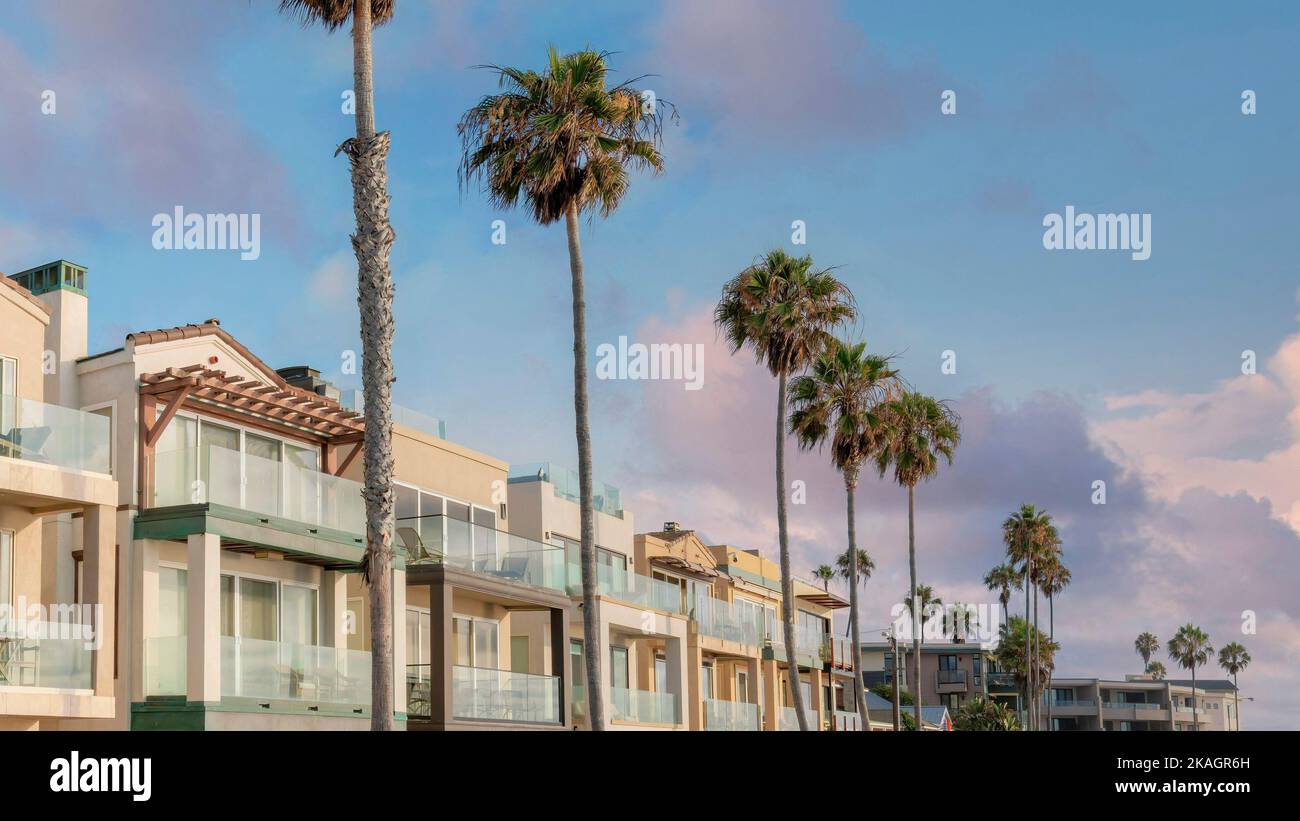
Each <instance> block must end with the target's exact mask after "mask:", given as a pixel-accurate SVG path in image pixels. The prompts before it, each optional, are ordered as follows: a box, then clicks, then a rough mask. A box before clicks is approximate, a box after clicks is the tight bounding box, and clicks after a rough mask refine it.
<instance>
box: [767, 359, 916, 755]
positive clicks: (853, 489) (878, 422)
mask: <svg viewBox="0 0 1300 821" xmlns="http://www.w3.org/2000/svg"><path fill="white" fill-rule="evenodd" d="M899 391H900V383H899V380H898V371H897V370H895V369H894V368H892V367H890V362H889V357H886V356H875V355H872V354H868V353H867V345H866V343H865V342H859V343H856V344H850V343H844V342H838V341H836V342H832V343H831V344H830V346H829V347H828V348H827V350H826V351H824V352H823V353H822V354H820V355H819V356H817V357H816V358H815V359H814V360H813V362H812V367H811V368H809V373H808V374H807V375H805V376H800V377H798V378H796V379H795V380H794V381H793V382H792V383H791V385H790V407H791V409H792V410H791V413H790V429H791V431H792V432H793V433H794V435H795V438H796V439H797V441H798V442H799V446H800V447H801V448H804V449H811V448H814V447H818V448H820V447H822V446H823V445H824V444H825V443H826V442H827V441H829V442H830V448H831V462H832V464H834V465H835V469H836V470H838V471H839V472H840V475H841V476H842V477H843V478H844V495H845V509H846V511H847V518H848V537H849V547H848V550H846V551H844V553H842V554H840V556H839V558H838V559H837V560H836V562H837V564H838V565H839V566H840V570H841V572H845V575H846V581H848V584H849V629H850V635H851V636H852V642H853V655H854V659H855V666H854V669H855V670H856V669H857V665H856V659H857V658H858V656H859V651H858V648H859V647H861V646H862V644H861V637H860V635H859V627H858V612H859V611H858V583H859V581H858V580H859V573H860V572H861V571H863V570H865V572H866V576H867V577H868V578H869V577H870V576H871V571H872V570H874V569H875V565H874V564H872V562H871V559H870V557H868V556H867V553H866V551H864V550H860V549H858V534H857V525H856V523H855V519H854V517H855V511H856V504H855V497H856V495H857V490H858V477H859V475H860V474H861V471H862V463H863V462H865V461H866V460H868V459H874V458H875V457H876V455H877V454H879V453H880V451H881V450H882V449H883V448H884V446H885V444H886V441H887V438H886V437H887V433H886V431H887V428H886V425H885V422H884V419H883V417H882V414H881V408H882V407H883V406H884V404H885V403H886V402H887V401H889V399H890V398H892V397H893V396H895V395H896V394H897V393H899ZM846 571H847V572H846ZM853 697H854V700H855V701H856V703H857V705H858V715H859V718H860V719H861V721H860V724H861V726H862V729H864V730H869V729H870V727H871V725H870V722H869V721H868V719H867V705H866V694H865V693H864V692H863V690H862V677H861V676H860V675H855V676H854V677H853Z"/></svg>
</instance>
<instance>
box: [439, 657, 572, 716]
mask: <svg viewBox="0 0 1300 821" xmlns="http://www.w3.org/2000/svg"><path fill="white" fill-rule="evenodd" d="M451 680H452V695H451V707H452V715H454V716H455V717H456V718H464V719H470V720H475V721H517V722H528V723H532V724H556V723H558V722H559V720H560V679H559V678H557V677H556V676H535V675H530V674H528V673H515V672H512V671H510V670H488V669H484V668H481V667H461V666H456V667H453V668H451Z"/></svg>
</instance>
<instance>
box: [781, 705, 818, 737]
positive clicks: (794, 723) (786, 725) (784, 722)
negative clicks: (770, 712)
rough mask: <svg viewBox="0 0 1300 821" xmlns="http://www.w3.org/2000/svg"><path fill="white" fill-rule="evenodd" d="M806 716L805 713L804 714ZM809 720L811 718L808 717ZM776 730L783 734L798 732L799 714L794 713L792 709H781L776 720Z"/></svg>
mask: <svg viewBox="0 0 1300 821" xmlns="http://www.w3.org/2000/svg"><path fill="white" fill-rule="evenodd" d="M804 715H805V716H808V714H807V713H804ZM808 717H809V718H810V719H811V716H808ZM777 729H778V730H781V731H783V732H798V731H799V714H798V713H796V712H795V711H794V708H793V707H782V708H781V715H780V716H779V717H778V720H777Z"/></svg>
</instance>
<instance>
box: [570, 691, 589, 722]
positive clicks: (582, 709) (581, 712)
mask: <svg viewBox="0 0 1300 821" xmlns="http://www.w3.org/2000/svg"><path fill="white" fill-rule="evenodd" d="M570 689H571V690H572V691H573V704H572V708H573V719H574V721H579V720H582V719H585V718H586V717H587V685H585V684H578V683H577V682H574V684H573V686H572V687H571V688H570Z"/></svg>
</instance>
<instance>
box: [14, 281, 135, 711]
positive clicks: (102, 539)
mask: <svg viewBox="0 0 1300 821" xmlns="http://www.w3.org/2000/svg"><path fill="white" fill-rule="evenodd" d="M85 276H86V271H85V269H84V268H82V267H81V266H79V265H76V264H74V263H70V262H67V261H65V260H58V261H55V262H52V263H49V264H47V265H43V266H40V267H39V268H34V269H30V270H27V271H23V272H20V273H18V274H14V275H13V276H11V277H5V276H4V275H0V329H2V330H0V730H15V729H16V730H36V729H39V730H47V729H71V728H86V729H88V728H92V727H102V726H108V725H110V724H111V723H112V721H113V720H114V718H115V717H116V716H118V712H117V705H116V701H115V693H116V687H117V680H118V669H117V661H118V653H117V650H116V647H115V639H116V636H115V634H114V631H113V624H114V617H115V613H116V607H115V597H116V594H117V571H118V566H119V558H120V557H119V554H118V550H117V545H118V533H119V531H118V528H117V519H118V515H117V504H118V485H117V482H116V481H115V480H114V478H113V476H114V470H113V460H112V443H111V439H110V423H109V419H108V418H107V417H106V413H105V409H104V408H103V406H101V405H97V404H95V403H94V401H93V400H84V401H83V400H82V399H80V398H79V397H78V393H77V390H76V387H77V386H76V380H75V368H76V362H75V356H76V355H77V352H78V346H80V349H81V351H80V352H81V353H83V354H84V346H85V322H84V320H85V316H86V313H87V304H88V303H87V299H86V292H85V287H86V282H85Z"/></svg>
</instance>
